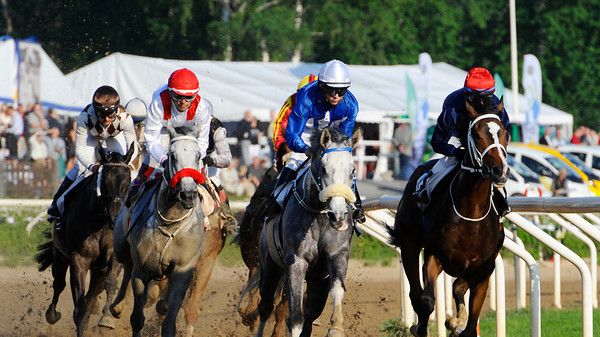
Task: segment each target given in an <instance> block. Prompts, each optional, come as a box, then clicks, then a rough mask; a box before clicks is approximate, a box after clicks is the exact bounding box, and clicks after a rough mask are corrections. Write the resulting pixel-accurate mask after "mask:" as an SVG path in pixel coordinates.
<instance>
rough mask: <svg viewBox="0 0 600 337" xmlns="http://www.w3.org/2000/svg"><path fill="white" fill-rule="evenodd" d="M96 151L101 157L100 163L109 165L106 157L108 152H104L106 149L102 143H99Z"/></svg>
mask: <svg viewBox="0 0 600 337" xmlns="http://www.w3.org/2000/svg"><path fill="white" fill-rule="evenodd" d="M96 149H97V151H98V154H99V155H100V161H101V162H102V163H108V157H107V155H106V150H104V147H102V143H100V141H98V144H97V145H96Z"/></svg>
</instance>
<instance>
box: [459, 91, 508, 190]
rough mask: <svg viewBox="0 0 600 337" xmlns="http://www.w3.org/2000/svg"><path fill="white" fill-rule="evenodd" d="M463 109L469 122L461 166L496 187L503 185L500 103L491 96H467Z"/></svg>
mask: <svg viewBox="0 0 600 337" xmlns="http://www.w3.org/2000/svg"><path fill="white" fill-rule="evenodd" d="M465 104H466V109H467V112H468V114H469V118H470V119H471V122H470V123H469V132H468V135H467V142H468V146H467V149H468V155H466V156H465V158H464V160H463V165H464V166H467V167H471V168H473V169H475V170H477V171H479V172H480V173H481V174H482V175H483V177H484V178H486V179H487V178H490V179H491V180H492V182H493V184H494V185H495V186H497V187H502V186H504V184H505V183H506V180H507V174H508V163H507V161H506V146H507V141H506V132H507V131H506V129H505V127H504V124H503V123H502V120H501V119H500V115H501V113H502V110H503V109H504V103H503V102H502V99H500V101H499V102H496V100H495V98H494V97H493V95H483V96H467V99H466V103H465Z"/></svg>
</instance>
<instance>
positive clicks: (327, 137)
mask: <svg viewBox="0 0 600 337" xmlns="http://www.w3.org/2000/svg"><path fill="white" fill-rule="evenodd" d="M329 143H331V133H330V132H329V129H323V132H321V146H322V147H323V148H327V146H328V145H329Z"/></svg>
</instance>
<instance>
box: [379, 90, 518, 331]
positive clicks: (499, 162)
mask: <svg viewBox="0 0 600 337" xmlns="http://www.w3.org/2000/svg"><path fill="white" fill-rule="evenodd" d="M477 106H480V107H479V108H478V110H480V111H476V110H475V108H474V106H473V105H471V104H470V103H469V102H467V103H466V110H467V112H468V116H469V119H470V123H469V129H468V134H467V140H468V141H467V154H466V155H465V156H464V158H463V160H462V162H461V164H460V167H458V168H456V169H455V170H454V171H452V172H450V173H449V174H448V175H447V176H446V177H445V178H444V179H442V181H440V183H439V184H438V185H437V186H436V187H435V189H434V191H433V193H431V198H430V203H429V206H428V208H427V209H425V213H424V212H422V211H421V210H420V209H419V208H418V207H417V203H416V200H415V197H414V196H413V193H414V191H415V186H416V182H417V180H418V178H419V177H420V176H421V175H422V174H423V173H424V172H426V171H428V170H430V169H431V167H432V166H433V164H434V162H432V161H430V162H428V163H425V164H424V165H422V166H420V167H419V168H417V170H415V172H414V173H413V174H412V176H411V177H410V179H409V181H408V183H407V185H406V188H405V190H404V194H403V196H402V200H401V201H400V204H399V205H398V209H397V213H396V220H395V223H394V227H393V228H389V232H390V235H391V237H392V240H391V243H392V244H393V245H395V246H398V247H400V249H401V253H402V264H403V266H404V270H405V271H406V275H407V277H408V280H409V283H410V300H411V303H412V306H413V308H414V310H415V312H416V313H417V316H418V323H417V325H414V326H412V327H411V329H410V330H411V333H412V334H413V335H415V336H418V337H424V336H427V324H428V320H429V316H430V314H431V313H432V311H433V309H434V304H435V297H434V285H435V281H436V279H437V277H438V275H439V274H440V273H441V271H442V270H444V271H445V272H446V273H448V274H449V275H451V276H453V277H456V281H455V282H454V284H453V297H454V301H455V304H456V310H457V315H456V317H454V318H450V317H449V318H448V320H447V321H446V327H447V328H448V329H449V330H451V336H461V337H474V336H476V326H477V320H478V318H479V314H480V312H481V307H482V305H483V302H484V300H485V296H486V292H487V288H488V281H489V277H490V275H491V273H492V272H493V270H494V260H495V258H496V256H497V255H498V252H499V250H500V248H501V247H502V243H503V241H504V231H503V228H502V224H501V223H500V216H499V215H498V214H497V211H496V209H495V206H494V205H493V199H492V196H493V189H494V186H495V187H496V188H501V187H502V186H503V185H504V184H505V183H506V179H507V174H508V165H507V161H506V146H507V143H506V129H505V127H504V125H503V123H502V122H501V120H500V117H499V115H500V112H501V111H502V109H503V103H502V102H500V103H496V102H494V101H493V100H492V99H491V98H481V101H479V104H477ZM494 198H495V197H494ZM421 249H424V261H425V264H424V265H423V283H424V289H423V288H422V287H421V283H420V281H419V254H420V252H421ZM468 289H469V290H470V294H471V295H470V298H469V309H468V320H467V319H466V318H467V311H466V308H465V303H464V294H465V292H466V291H467V290H468ZM465 321H466V322H465ZM465 325H466V326H465Z"/></svg>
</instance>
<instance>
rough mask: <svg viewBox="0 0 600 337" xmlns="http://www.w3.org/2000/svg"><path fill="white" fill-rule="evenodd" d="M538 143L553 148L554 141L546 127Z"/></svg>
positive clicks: (550, 129)
mask: <svg viewBox="0 0 600 337" xmlns="http://www.w3.org/2000/svg"><path fill="white" fill-rule="evenodd" d="M539 143H540V144H542V145H546V146H549V147H554V140H553V139H552V128H551V127H549V126H546V127H545V128H544V135H543V136H542V137H540V140H539Z"/></svg>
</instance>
